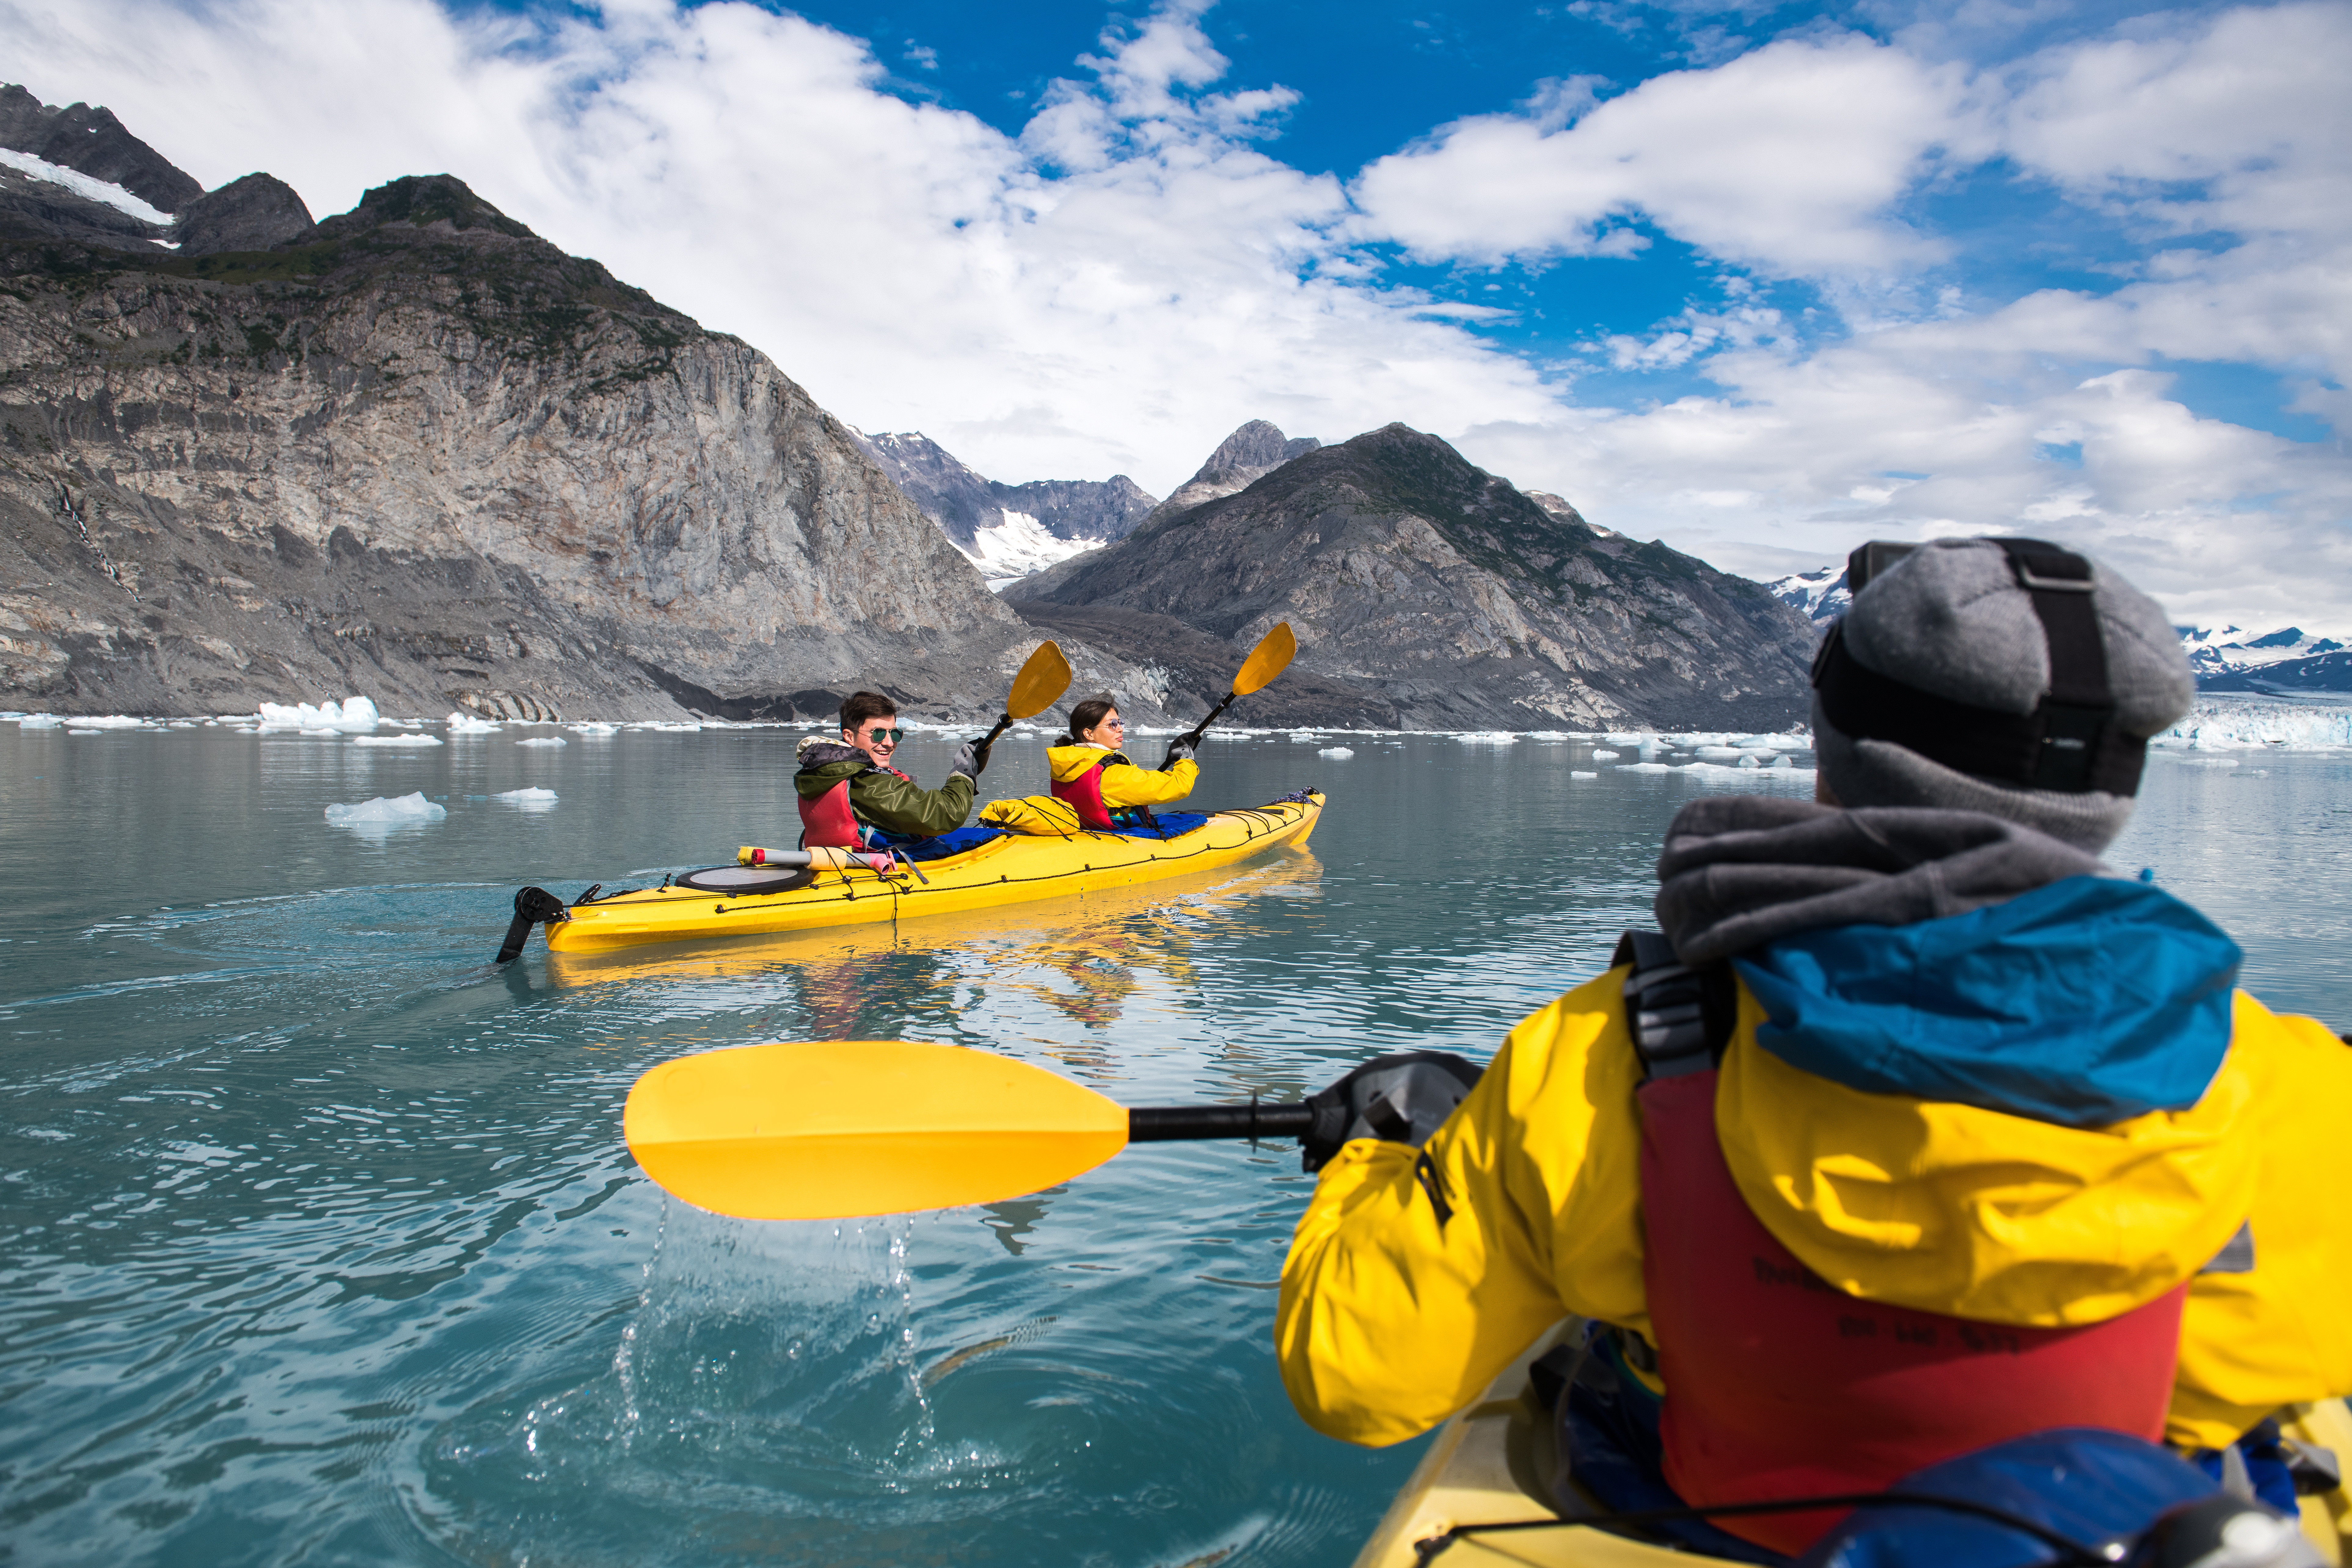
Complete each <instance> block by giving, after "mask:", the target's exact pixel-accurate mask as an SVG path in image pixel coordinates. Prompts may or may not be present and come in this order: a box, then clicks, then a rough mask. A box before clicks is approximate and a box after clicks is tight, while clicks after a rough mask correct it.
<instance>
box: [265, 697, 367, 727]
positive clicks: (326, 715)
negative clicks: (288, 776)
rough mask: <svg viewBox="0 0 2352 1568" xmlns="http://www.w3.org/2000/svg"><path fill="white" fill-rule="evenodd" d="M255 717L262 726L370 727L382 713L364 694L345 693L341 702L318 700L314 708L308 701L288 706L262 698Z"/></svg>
mask: <svg viewBox="0 0 2352 1568" xmlns="http://www.w3.org/2000/svg"><path fill="white" fill-rule="evenodd" d="M259 718H260V721H261V727H262V728H263V729H265V730H373V729H374V728H375V727H376V725H377V724H378V723H380V722H381V721H382V718H383V716H382V715H381V714H379V713H377V712H376V710H375V704H374V703H373V702H371V701H370V700H367V699H366V698H364V697H346V698H344V699H343V700H341V702H321V703H320V704H319V705H318V706H317V707H315V708H314V707H312V706H311V705H310V703H308V702H297V703H295V704H294V705H293V706H292V707H290V708H289V707H285V706H283V705H281V704H279V703H276V702H265V703H263V704H262V705H261V712H260V714H259Z"/></svg>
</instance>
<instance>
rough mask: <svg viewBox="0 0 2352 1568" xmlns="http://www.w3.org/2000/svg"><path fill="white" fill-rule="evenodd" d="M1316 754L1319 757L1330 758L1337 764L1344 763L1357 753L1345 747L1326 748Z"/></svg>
mask: <svg viewBox="0 0 2352 1568" xmlns="http://www.w3.org/2000/svg"><path fill="white" fill-rule="evenodd" d="M1315 754H1316V755H1317V756H1318V757H1328V758H1330V759H1331V760H1332V761H1333V762H1335V763H1344V762H1346V761H1347V760H1348V759H1349V757H1352V756H1354V755H1355V754H1356V753H1355V752H1351V751H1349V749H1348V748H1347V747H1345V746H1326V747H1324V748H1323V749H1322V750H1321V751H1319V752H1316V753H1315Z"/></svg>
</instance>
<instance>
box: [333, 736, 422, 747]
mask: <svg viewBox="0 0 2352 1568" xmlns="http://www.w3.org/2000/svg"><path fill="white" fill-rule="evenodd" d="M440 743H441V737H440V736H438V735H417V734H407V735H353V736H352V745H354V746H437V745H439V744H440Z"/></svg>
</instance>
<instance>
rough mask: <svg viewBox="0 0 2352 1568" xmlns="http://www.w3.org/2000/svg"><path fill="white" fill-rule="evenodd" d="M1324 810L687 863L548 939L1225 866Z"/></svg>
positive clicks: (1076, 885) (1027, 894)
mask: <svg viewBox="0 0 2352 1568" xmlns="http://www.w3.org/2000/svg"><path fill="white" fill-rule="evenodd" d="M1322 814H1323V796H1322V795H1319V794H1318V793H1316V792H1313V791H1309V792H1307V796H1306V798H1305V799H1303V800H1296V801H1278V802H1276V803H1275V804H1273V805H1261V806H1245V807H1238V808H1235V809H1233V810H1229V811H1221V812H1217V813H1215V814H1214V815H1213V816H1210V818H1209V819H1208V821H1207V822H1205V823H1203V824H1202V826H1199V827H1197V828H1194V829H1193V830H1192V832H1190V833H1185V834H1181V835H1179V836H1177V837H1171V838H1166V839H1160V838H1147V837H1129V836H1127V835H1124V834H1118V833H1074V834H1071V835H1068V836H1067V837H1029V836H1025V835H1018V834H1015V835H1009V836H1007V837H1001V838H992V839H990V840H989V841H988V842H987V843H985V844H982V845H981V846H979V847H977V848H974V849H970V850H967V851H965V852H964V853H963V854H961V855H950V856H947V857H944V858H940V859H937V860H925V861H921V862H919V863H918V864H917V865H916V866H915V867H913V868H908V867H907V866H903V865H902V866H899V867H898V868H895V869H893V870H891V871H888V872H877V871H874V870H871V869H869V868H866V866H864V865H862V864H856V865H850V866H846V867H832V866H828V867H823V868H812V869H810V870H804V871H801V872H798V873H782V872H772V871H769V872H762V871H759V870H753V869H746V868H737V867H723V868H712V869H711V870H709V871H698V872H689V873H688V874H687V875H686V876H685V877H683V878H681V879H678V881H677V884H676V885H673V886H667V887H660V888H645V889H636V890H635V891H631V892H625V893H618V894H614V895H611V896H609V897H605V898H601V899H598V900H595V901H594V902H593V903H578V904H573V905H572V906H571V907H570V908H569V909H568V910H565V911H564V917H563V918H562V919H558V920H553V921H550V923H549V925H548V927H547V945H548V946H549V947H550V948H552V949H553V950H555V951H556V952H574V953H588V952H613V951H614V950H615V949H619V948H625V947H635V946H640V945H643V944H645V943H648V942H699V941H707V940H709V939H710V938H713V937H733V936H754V935H771V934H773V933H775V932H778V931H810V930H814V929H818V928H821V927H827V926H846V925H867V924H872V923H875V922H877V921H903V920H914V919H918V918H919V917H922V916H925V915H949V914H959V913H962V912H964V911H967V910H980V909H989V908H992V907H994V906H997V905H1000V904H1013V903H1023V902H1026V901H1028V900H1033V899H1050V898H1055V897H1058V896H1060V895H1063V894H1067V893H1083V892H1092V891H1095V890H1097V889H1107V888H1128V887H1133V886H1135V885H1136V884H1138V883H1140V882H1151V881H1157V880H1159V879H1162V878H1167V877H1176V876H1181V875H1183V874H1184V873H1186V872H1192V871H1205V870H1210V869H1213V868H1217V867H1220V866H1226V865H1231V864H1232V863H1233V862H1234V861H1236V860H1241V859H1244V858H1248V857H1249V856H1252V855H1255V854H1257V853H1258V852H1259V851H1261V850H1265V849H1270V848H1272V847H1275V846H1276V845H1303V844H1305V843H1306V842H1307V837H1308V835H1310V834H1312V833H1313V832H1314V831H1315V824H1316V822H1317V820H1318V818H1319V817H1320V816H1322ZM697 883H701V884H702V885H701V886H697V885H696V884H697Z"/></svg>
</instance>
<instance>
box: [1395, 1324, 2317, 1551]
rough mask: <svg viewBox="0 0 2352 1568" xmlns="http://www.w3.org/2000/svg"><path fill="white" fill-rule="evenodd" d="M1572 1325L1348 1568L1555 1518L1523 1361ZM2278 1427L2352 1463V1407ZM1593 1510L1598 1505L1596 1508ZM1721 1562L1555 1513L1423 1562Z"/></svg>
mask: <svg viewBox="0 0 2352 1568" xmlns="http://www.w3.org/2000/svg"><path fill="white" fill-rule="evenodd" d="M1576 1326H1577V1325H1576V1322H1575V1320H1573V1319H1571V1320H1569V1321H1567V1322H1564V1323H1562V1324H1561V1325H1560V1326H1559V1328H1557V1329H1555V1330H1554V1331H1552V1332H1551V1333H1549V1334H1547V1335H1545V1336H1544V1337H1543V1338H1542V1339H1540V1340H1538V1341H1537V1342H1535V1343H1534V1344H1532V1345H1530V1346H1528V1350H1527V1352H1526V1353H1525V1354H1524V1355H1522V1356H1520V1357H1519V1359H1518V1360H1517V1361H1516V1362H1513V1363H1511V1364H1510V1366H1508V1367H1507V1368H1506V1369H1505V1370H1504V1372H1503V1374H1502V1375H1501V1376H1500V1377H1498V1378H1496V1380H1495V1382H1494V1383H1493V1384H1491V1385H1490V1386H1489V1387H1488V1388H1487V1390H1486V1394H1484V1395H1482V1396H1481V1397H1480V1398H1479V1399H1478V1400H1477V1402H1476V1403H1475V1404H1473V1405H1469V1406H1468V1407H1467V1408H1465V1409H1464V1410H1463V1411H1461V1412H1460V1413H1459V1414H1458V1415H1455V1416H1454V1418H1453V1419H1452V1420H1451V1421H1448V1422H1447V1423H1446V1424H1445V1425H1444V1426H1443V1427H1441V1428H1439V1429H1438V1433H1437V1437H1436V1440H1435V1441H1434V1442H1433V1443H1432V1444H1431V1445H1430V1448H1429V1452H1428V1453H1426V1454H1424V1455H1423V1456H1422V1460H1421V1463H1420V1465H1419V1466H1418V1467H1417V1468H1415V1469H1414V1470H1413V1472H1412V1479H1409V1480H1407V1481H1406V1482H1405V1484H1404V1487H1403V1489H1402V1490H1401V1491H1399V1492H1398V1493H1397V1495H1396V1500H1395V1501H1393V1502H1392V1503H1391V1504H1390V1505H1389V1510H1388V1512H1387V1513H1386V1514H1385V1515H1384V1516H1382V1518H1381V1522H1380V1527H1379V1528H1378V1529H1377V1530H1375V1531H1373V1532H1372V1536H1371V1539H1370V1541H1368V1542H1365V1543H1364V1549H1363V1551H1361V1552H1359V1553H1358V1554H1357V1556H1356V1568H1417V1565H1418V1564H1420V1563H1422V1562H1423V1555H1424V1552H1426V1550H1427V1549H1426V1547H1425V1546H1424V1545H1423V1543H1424V1542H1429V1543H1434V1542H1436V1540H1437V1539H1438V1538H1440V1537H1443V1536H1444V1534H1445V1533H1446V1532H1447V1531H1450V1530H1454V1529H1456V1528H1459V1527H1461V1526H1465V1525H1480V1524H1500V1523H1505V1522H1507V1521H1517V1520H1548V1519H1557V1518H1559V1510H1558V1509H1557V1508H1556V1507H1555V1506H1554V1505H1553V1503H1552V1501H1551V1499H1550V1495H1549V1488H1548V1485H1547V1481H1548V1479H1549V1477H1550V1476H1551V1475H1552V1474H1553V1468H1554V1466H1555V1464H1556V1463H1557V1461H1558V1449H1557V1446H1556V1445H1555V1444H1554V1442H1553V1440H1552V1422H1551V1416H1550V1414H1549V1412H1548V1411H1546V1410H1544V1409H1543V1408H1542V1407H1541V1406H1540V1405H1538V1403H1537V1401H1536V1398H1535V1395H1534V1392H1533V1387H1532V1384H1531V1382H1530V1380H1529V1378H1528V1365H1529V1363H1532V1362H1534V1361H1535V1359H1536V1358H1537V1357H1538V1356H1539V1355H1541V1354H1542V1353H1543V1352H1545V1351H1547V1350H1549V1349H1550V1348H1551V1347H1552V1346H1553V1345H1554V1344H1556V1343H1558V1342H1559V1341H1560V1340H1561V1339H1563V1338H1565V1337H1567V1335H1568V1334H1569V1332H1570V1331H1571V1330H1572V1329H1573V1328H1575V1327H1576ZM2279 1426H2280V1428H2281V1430H2282V1431H2283V1432H2284V1433H2285V1435H2286V1436H2290V1437H2294V1438H2297V1439H2300V1440H2301V1441H2303V1442H2305V1443H2309V1444H2312V1445H2314V1446H2315V1447H2323V1448H2329V1449H2333V1450H2334V1451H2335V1452H2336V1454H2337V1455H2338V1456H2340V1457H2342V1458H2352V1410H2347V1407H2346V1405H2345V1403H2344V1401H2342V1400H2340V1399H2331V1400H2327V1401H2325V1402H2323V1403H2321V1404H2317V1405H2294V1406H2292V1407H2290V1408H2288V1409H2285V1410H2282V1411H2280V1412H2279ZM2302 1505H2303V1533H2304V1537H2305V1539H2306V1540H2308V1541H2309V1542H2311V1543H2312V1545H2313V1547H2314V1548H2315V1550H2316V1551H2317V1552H2318V1553H2319V1556H2320V1560H2321V1561H2322V1562H2324V1563H2337V1564H2341V1563H2345V1562H2347V1561H2352V1498H2347V1495H2346V1493H2345V1490H2344V1489H2342V1488H2340V1487H2339V1488H2338V1489H2336V1490H2334V1491H2329V1492H2323V1493H2321V1494H2319V1495H2317V1496H2314V1497H2306V1498H2304V1499H2303V1500H2302ZM1593 1511H1594V1512H1595V1513H1599V1512H1601V1511H1602V1510H1601V1509H1600V1507H1599V1506H1598V1505H1597V1504H1596V1505H1594V1508H1593ZM1727 1561H1728V1560H1727V1559H1725V1558H1720V1557H1710V1556H1706V1555H1703V1554H1702V1553H1699V1552H1687V1551H1679V1550H1675V1549H1671V1548H1668V1547H1664V1546H1653V1545H1650V1544H1648V1543H1646V1542H1641V1541H1637V1540H1634V1539H1633V1538H1632V1537H1631V1536H1627V1535H1617V1534H1612V1533H1610V1532H1609V1531H1605V1530H1600V1529H1596V1528H1594V1527H1592V1526H1591V1525H1584V1524H1570V1523H1569V1522H1568V1521H1566V1520H1564V1519H1562V1520H1561V1521H1560V1523H1559V1526H1558V1527H1557V1528H1546V1529H1536V1530H1516V1531H1507V1532H1498V1533H1496V1534H1492V1535H1485V1536H1481V1535H1477V1534H1475V1533H1473V1534H1465V1535H1461V1536H1458V1537H1456V1538H1455V1539H1454V1541H1452V1542H1449V1543H1448V1544H1447V1545H1446V1546H1445V1548H1444V1551H1443V1552H1442V1553H1440V1554H1439V1555H1437V1556H1436V1557H1435V1559H1434V1561H1433V1563H1431V1568H1500V1565H1501V1564H1504V1563H1508V1564H1511V1565H1512V1568H1699V1565H1701V1564H1705V1563H1726V1562H1727Z"/></svg>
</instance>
